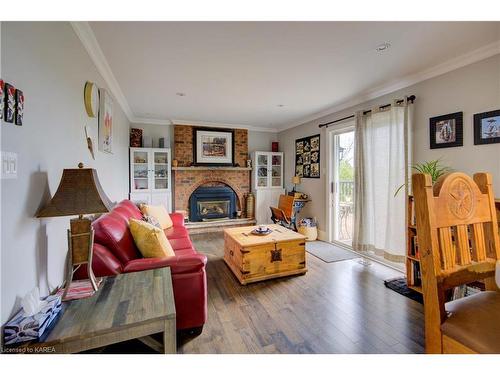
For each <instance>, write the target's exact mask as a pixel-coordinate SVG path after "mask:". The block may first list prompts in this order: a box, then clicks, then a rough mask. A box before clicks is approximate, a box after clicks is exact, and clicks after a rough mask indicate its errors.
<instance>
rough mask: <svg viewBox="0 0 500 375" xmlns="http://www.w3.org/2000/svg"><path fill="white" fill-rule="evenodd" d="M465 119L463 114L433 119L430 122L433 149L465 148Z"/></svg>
mask: <svg viewBox="0 0 500 375" xmlns="http://www.w3.org/2000/svg"><path fill="white" fill-rule="evenodd" d="M463 117H464V115H463V112H456V113H450V114H447V115H443V116H438V117H432V118H431V119H430V120H429V136H430V143H431V149H434V148H446V147H461V146H463V145H464V138H463Z"/></svg>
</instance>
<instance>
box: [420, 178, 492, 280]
mask: <svg viewBox="0 0 500 375" xmlns="http://www.w3.org/2000/svg"><path fill="white" fill-rule="evenodd" d="M412 181H413V192H414V195H415V204H416V215H417V233H418V241H419V246H420V247H421V254H422V252H423V256H424V257H425V256H432V264H433V265H434V267H433V268H434V270H433V272H432V273H433V276H434V277H436V278H437V279H439V283H440V285H441V286H442V287H444V288H445V289H446V288H451V287H453V286H457V285H461V284H465V283H468V282H471V281H475V280H478V279H481V278H483V277H485V278H486V277H491V276H492V275H493V273H494V269H495V262H496V260H497V259H500V244H499V236H498V224H497V217H496V212H495V202H494V195H493V190H492V182H491V176H490V175H489V174H488V173H476V174H475V175H474V179H471V178H470V177H469V176H467V175H466V174H464V173H459V172H455V173H449V174H447V175H445V176H442V177H441V178H440V179H439V180H438V181H437V182H436V184H435V185H434V186H432V181H431V177H430V176H429V175H424V174H415V175H414V176H413V178H412ZM422 267H425V264H422ZM427 271H430V270H427ZM427 273H428V272H427ZM424 282H425V281H424Z"/></svg>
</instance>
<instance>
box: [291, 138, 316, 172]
mask: <svg viewBox="0 0 500 375" xmlns="http://www.w3.org/2000/svg"><path fill="white" fill-rule="evenodd" d="M319 144H320V135H319V134H316V135H312V136H310V137H305V138H300V139H297V140H295V175H296V176H299V177H302V178H319V177H320V157H319V155H320V154H319Z"/></svg>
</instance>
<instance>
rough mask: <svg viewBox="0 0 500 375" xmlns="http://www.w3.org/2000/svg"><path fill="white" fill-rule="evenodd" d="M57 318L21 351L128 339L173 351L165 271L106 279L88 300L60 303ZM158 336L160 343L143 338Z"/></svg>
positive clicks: (81, 346)
mask: <svg viewBox="0 0 500 375" xmlns="http://www.w3.org/2000/svg"><path fill="white" fill-rule="evenodd" d="M63 305H64V306H63V309H64V312H63V315H62V316H61V317H60V318H59V321H58V322H57V323H56V325H55V327H54V328H53V329H52V331H51V332H50V334H49V335H48V336H47V338H46V340H45V341H44V342H40V343H33V344H28V345H25V346H21V347H19V352H24V353H77V352H81V351H85V350H90V349H95V348H99V347H102V346H107V345H110V344H114V343H117V342H122V341H126V340H131V339H140V340H141V341H142V342H144V343H145V344H146V345H148V346H150V347H152V348H154V349H156V350H161V351H162V352H163V353H176V351H177V349H176V332H175V330H176V326H175V305H174V293H173V289H172V279H171V275H170V268H169V267H165V268H158V269H154V270H148V271H141V272H132V273H123V274H120V275H117V276H114V277H107V278H105V280H104V281H103V282H102V284H101V286H100V287H99V290H98V291H97V292H96V293H95V294H94V295H93V296H92V297H89V298H83V299H79V300H74V301H69V302H63ZM159 332H163V341H164V342H163V344H161V343H160V342H157V341H156V340H154V339H153V338H151V337H149V335H152V334H154V333H159Z"/></svg>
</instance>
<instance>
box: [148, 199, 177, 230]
mask: <svg viewBox="0 0 500 375" xmlns="http://www.w3.org/2000/svg"><path fill="white" fill-rule="evenodd" d="M141 212H142V214H143V215H148V216H153V217H154V218H155V219H156V220H158V222H159V223H160V226H161V228H162V229H167V228H170V227H171V226H173V225H174V224H173V223H172V219H171V218H170V215H169V214H168V212H167V209H166V208H165V206H163V205H161V204H160V205H159V206H150V205H148V204H143V205H142V206H141Z"/></svg>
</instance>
